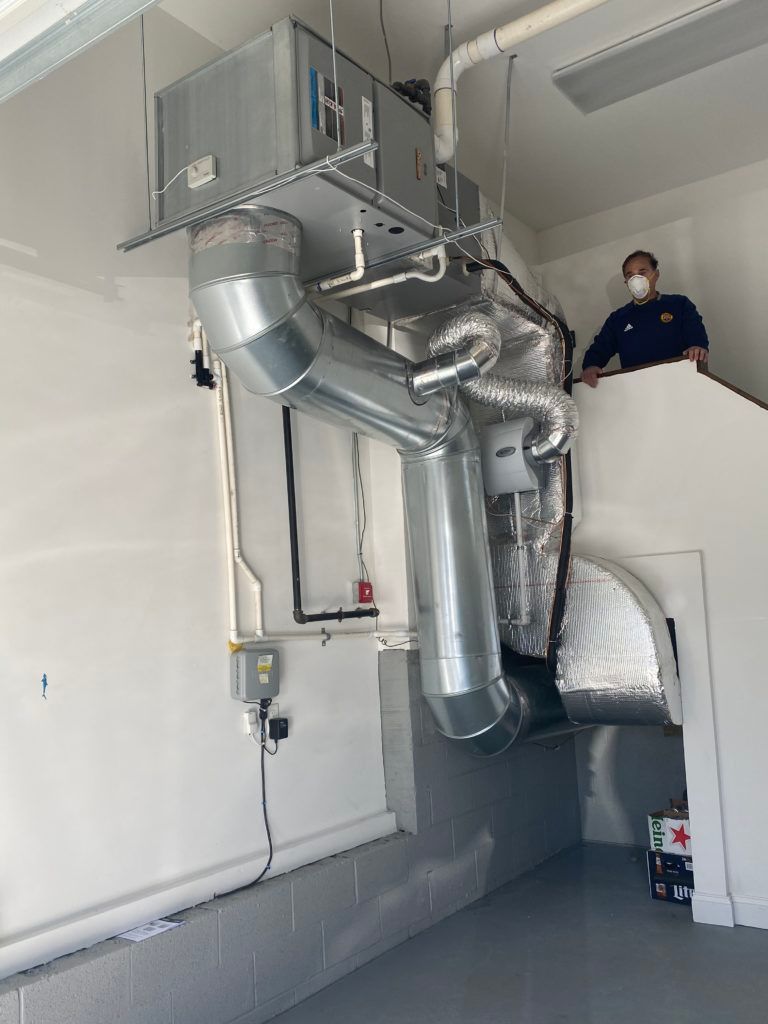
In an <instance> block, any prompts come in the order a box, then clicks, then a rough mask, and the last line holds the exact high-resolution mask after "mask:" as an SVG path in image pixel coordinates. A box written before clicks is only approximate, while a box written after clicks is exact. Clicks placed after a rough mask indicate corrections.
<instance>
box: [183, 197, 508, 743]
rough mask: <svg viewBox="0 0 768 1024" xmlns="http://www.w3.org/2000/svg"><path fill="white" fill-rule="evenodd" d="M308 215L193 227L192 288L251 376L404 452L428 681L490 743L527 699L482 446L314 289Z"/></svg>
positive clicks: (406, 369)
mask: <svg viewBox="0 0 768 1024" xmlns="http://www.w3.org/2000/svg"><path fill="white" fill-rule="evenodd" d="M300 237H301V226H300V224H299V223H298V221H296V220H294V219H293V218H292V217H290V216H288V215H287V214H284V213H280V212H278V211H274V210H268V209H264V208H258V207H243V208H240V209H237V210H234V211H232V212H230V213H227V214H223V215H221V216H219V217H217V218H214V219H212V220H210V221H207V222H205V223H204V224H202V225H198V226H196V227H194V228H191V229H190V241H191V246H192V255H191V260H190V290H191V298H192V301H193V302H194V304H195V308H196V310H197V314H198V316H199V317H200V319H201V321H202V322H203V325H204V326H205V330H206V333H207V335H208V338H209V341H210V344H211V347H212V348H213V349H214V350H215V351H216V352H217V354H218V355H219V357H220V358H221V359H222V360H223V362H225V363H226V364H227V365H228V367H229V368H230V370H231V371H232V372H233V373H236V374H237V375H238V376H239V378H240V380H241V382H242V383H243V385H244V386H245V387H246V388H247V389H248V390H249V391H251V392H253V393H254V394H257V395H263V396H264V397H266V398H271V399H273V400H274V401H277V402H280V403H282V404H283V405H288V406H290V407H292V408H297V409H301V411H302V412H305V413H309V414H311V415H314V416H317V417H318V418H320V419H323V420H326V421H328V422H330V423H333V424H335V425H336V426H341V427H345V428H347V429H350V430H353V431H357V432H359V433H362V434H365V435H367V436H368V437H373V438H375V439H377V440H380V441H384V442H386V443H388V444H391V445H394V446H395V447H396V448H397V449H398V450H399V452H400V455H401V458H402V463H403V488H404V496H405V505H406V519H407V528H408V538H409V545H410V550H411V564H412V568H413V577H414V583H415V591H416V604H417V614H418V622H417V624H418V630H419V640H420V660H421V677H422V689H423V692H424V696H425V698H426V700H427V702H428V703H429V706H430V708H431V709H432V712H433V714H434V716H435V719H436V722H437V724H438V728H439V729H440V730H441V732H443V733H444V734H445V735H446V736H448V737H451V738H453V739H457V740H465V741H467V743H468V745H469V746H470V748H471V749H472V750H473V751H474V752H475V753H478V754H494V753H498V752H499V751H501V750H503V749H504V748H505V747H506V746H508V745H509V744H510V743H511V742H512V741H513V740H514V739H515V737H516V736H517V735H518V734H519V733H520V730H521V726H522V724H523V723H522V722H521V715H522V714H524V709H523V705H522V704H521V703H520V701H519V700H518V699H516V696H515V695H516V688H515V685H514V679H513V678H511V677H510V678H509V679H507V678H505V675H504V671H503V668H502V664H501V656H500V646H499V636H498V627H497V612H496V601H495V595H494V586H493V578H492V575H491V565H490V557H489V553H488V535H487V526H486V518H485V503H484V495H483V488H482V480H481V470H480V453H479V448H478V442H477V437H476V435H475V431H474V428H473V426H472V422H471V420H470V417H469V413H468V410H467V407H466V405H465V404H464V402H463V401H462V400H461V399H460V398H459V397H458V396H457V394H456V392H455V391H451V392H447V391H441V392H439V393H437V394H434V395H431V396H429V397H427V398H423V399H416V398H414V397H413V396H412V395H411V392H410V390H409V386H408V382H409V377H410V375H411V371H412V364H410V363H409V362H408V360H406V359H405V358H404V357H403V356H401V355H399V354H398V353H397V352H395V351H394V350H392V349H388V348H385V347H384V346H382V345H379V344H377V343H376V342H375V341H373V339H371V338H369V337H368V336H367V335H364V334H362V333H361V332H359V331H357V330H355V329H354V328H353V327H351V326H349V325H348V324H346V323H344V322H342V321H341V320H339V319H337V318H336V317H334V316H330V315H329V314H327V313H325V312H324V311H321V310H319V309H318V308H317V307H315V306H314V305H313V303H312V302H311V301H309V300H308V298H307V296H306V294H305V291H304V288H303V285H302V283H301V280H300V278H299V274H298V271H299V256H300Z"/></svg>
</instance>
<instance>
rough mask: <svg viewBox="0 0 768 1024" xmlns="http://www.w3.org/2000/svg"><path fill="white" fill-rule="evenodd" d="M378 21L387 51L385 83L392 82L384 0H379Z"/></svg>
mask: <svg viewBox="0 0 768 1024" xmlns="http://www.w3.org/2000/svg"><path fill="white" fill-rule="evenodd" d="M379 22H380V23H381V34H382V35H383V36H384V46H385V48H386V51H387V67H388V69H389V77H388V78H387V84H391V82H392V54H391V53H390V51H389V39H388V38H387V27H386V25H385V24H384V0H379Z"/></svg>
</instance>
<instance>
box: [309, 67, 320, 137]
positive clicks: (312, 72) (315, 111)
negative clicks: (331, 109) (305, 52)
mask: <svg viewBox="0 0 768 1024" xmlns="http://www.w3.org/2000/svg"><path fill="white" fill-rule="evenodd" d="M309 99H310V103H311V105H312V127H313V128H315V129H317V130H318V131H319V129H320V110H319V104H318V99H317V69H316V68H312V67H311V68H310V69H309Z"/></svg>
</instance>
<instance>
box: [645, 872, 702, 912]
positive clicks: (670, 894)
mask: <svg viewBox="0 0 768 1024" xmlns="http://www.w3.org/2000/svg"><path fill="white" fill-rule="evenodd" d="M648 881H649V884H650V887H651V899H652V900H662V901H663V902H664V903H681V904H683V906H686V907H690V905H691V896H692V895H693V889H692V888H691V886H690V885H689V884H688V883H687V882H684V881H682V879H680V878H657V877H656V876H655V875H651V877H650V878H649V879H648Z"/></svg>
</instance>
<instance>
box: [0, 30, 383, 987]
mask: <svg viewBox="0 0 768 1024" xmlns="http://www.w3.org/2000/svg"><path fill="white" fill-rule="evenodd" d="M213 54H214V51H213V48H212V47H211V46H210V45H209V44H207V43H204V42H203V41H202V40H200V39H199V38H197V37H195V35H194V34H193V33H192V32H190V31H189V30H187V29H185V28H184V27H182V26H180V25H179V24H178V23H176V22H174V21H173V20H172V19H170V18H169V17H168V16H167V15H165V14H164V13H162V12H155V13H153V14H152V15H151V16H150V17H148V18H147V57H148V61H149V68H148V70H149V80H150V93H151V90H152V88H154V87H157V86H159V85H161V84H164V83H167V82H168V81H172V80H174V79H175V78H178V77H179V76H181V75H182V74H184V73H185V72H187V71H188V70H190V69H191V68H194V67H196V66H198V65H199V64H201V63H203V62H204V61H205V60H207V59H208V58H209V57H211V56H212V55H213ZM139 56H140V54H139V33H138V24H137V23H135V24H132V25H130V26H128V27H127V28H126V29H124V30H122V31H120V32H119V33H117V34H115V35H114V36H112V37H110V38H109V39H107V40H106V41H105V42H104V43H102V44H101V45H99V46H98V47H95V48H94V49H92V50H90V51H89V52H87V53H86V54H84V55H83V56H82V57H81V58H79V59H78V60H75V61H73V62H71V63H69V64H67V65H66V66H65V67H63V68H62V69H61V70H60V71H58V72H56V73H55V74H53V75H51V76H50V77H49V78H47V79H45V80H44V81H43V82H41V83H39V84H38V85H36V86H34V87H32V88H30V89H29V90H28V91H26V92H24V93H22V94H21V95H19V96H18V97H17V98H15V99H14V100H12V101H10V102H9V103H7V104H5V105H3V106H2V107H0V137H2V139H3V145H2V148H3V161H2V166H1V167H0V181H1V182H2V187H0V224H2V228H1V229H0V236H2V237H0V309H1V310H2V319H1V320H0V331H2V336H3V341H4V344H3V379H4V394H3V400H2V403H0V417H1V418H2V429H1V430H0V462H1V464H2V466H3V480H4V488H3V502H2V505H1V506H0V537H2V548H3V558H2V561H1V562H0V580H1V585H0V621H1V622H2V628H0V664H2V670H3V697H4V700H3V714H2V717H1V718H0V723H1V724H0V777H2V779H3V783H2V787H1V788H0V821H2V823H3V825H2V829H0V863H2V878H1V879H0V905H1V906H2V912H1V913H0V976H2V975H3V974H6V973H10V972H12V971H14V970H18V969H20V968H23V967H28V966H30V965H31V964H33V963H38V962H40V961H41V960H45V959H48V958H50V957H52V956H55V955H57V954H60V953H63V952H67V951H70V950H72V949H75V948H78V946H82V945H87V944H88V943H90V942H93V941H95V940H96V939H98V938H101V937H104V936H106V935H110V934H114V932H116V931H119V930H121V929H122V928H125V927H128V926H130V925H132V924H137V923H139V922H140V921H143V920H147V919H148V918H151V917H153V916H157V915H158V914H162V913H165V912H168V911H171V910H174V909H179V908H181V907H184V906H188V905H189V904H190V903H194V902H199V901H200V900H202V899H206V898H207V897H208V896H210V895H211V894H212V893H213V892H214V891H219V892H221V891H225V890H226V889H228V888H232V887H234V886H237V885H239V884H245V883H246V882H248V881H249V880H251V879H252V878H253V877H254V876H255V875H256V874H257V873H258V872H259V870H260V869H261V866H262V864H263V862H264V858H265V853H266V840H265V835H264V829H263V823H262V821H261V797H260V791H259V766H258V748H257V746H256V745H255V744H254V743H253V742H252V740H250V739H249V738H248V736H247V735H245V733H244V730H243V722H242V709H241V707H240V705H238V704H236V703H235V702H234V701H232V700H231V698H230V696H229V678H228V670H229V664H228V651H227V647H226V640H227V634H226V604H225V601H226V582H225V573H224V544H223V529H222V514H221V498H220V485H219V477H218V466H217V454H216V453H217V448H216V432H215V430H216V427H215V419H214V410H215V400H214V398H213V396H212V395H211V394H210V393H208V392H206V391H203V390H201V389H197V388H195V387H194V386H193V384H192V383H191V381H190V379H189V373H190V366H189V362H188V360H189V358H190V355H191V352H190V350H189V346H188V343H187V341H186V333H187V332H186V320H187V315H188V301H187V284H186V261H187V254H186V242H185V239H184V237H183V235H181V236H174V237H172V238H169V239H167V240H165V241H163V242H160V243H157V244H156V245H153V246H149V247H147V248H142V249H139V250H137V251H135V252H133V253H131V254H129V255H125V256H124V255H120V254H118V253H117V252H116V250H115V246H116V244H117V243H118V242H119V241H121V240H123V239H125V238H128V237H130V236H132V235H135V234H138V233H139V232H140V231H142V230H143V229H144V228H145V227H146V216H147V213H146V211H147V199H146V182H145V174H146V165H145V157H144V124H143V115H142V103H143V97H142V81H141V65H140V60H139ZM233 389H234V392H235V394H234V404H235V432H236V443H237V446H238V451H239V455H240V463H241V467H242V480H243V490H242V506H241V515H242V522H243V539H244V547H245V550H246V552H247V554H248V556H249V557H250V558H251V559H252V561H253V563H254V565H255V568H256V569H257V571H258V572H259V574H260V575H261V576H262V578H263V581H264V587H265V599H266V600H265V616H266V622H267V625H268V627H269V628H270V629H273V630H283V629H298V627H296V626H295V624H294V623H293V621H292V616H291V608H292V602H291V596H290V579H289V552H288V539H287V529H286V499H285V482H284V466H283V461H282V458H283V457H282V449H281V426H280V409H279V407H278V406H276V405H273V404H270V403H268V402H257V401H256V400H255V399H248V400H247V401H245V400H244V397H245V396H244V395H243V393H242V391H240V390H239V389H238V388H237V385H236V384H234V385H233ZM296 434H297V473H298V487H299V501H300V509H301V517H302V523H303V530H302V555H303V557H304V570H305V576H304V580H305V603H306V606H307V607H308V608H311V609H313V610H318V609H320V608H323V607H329V606H330V607H334V606H338V605H339V604H340V603H347V601H348V600H349V596H350V595H349V593H348V584H349V582H350V581H351V580H352V579H354V578H355V577H356V557H355V539H354V535H353V505H352V464H351V444H350V437H349V435H348V434H345V433H343V432H340V431H337V430H334V429H332V428H330V427H327V426H324V425H323V424H319V423H311V424H310V422H309V421H307V420H304V419H303V418H301V417H299V418H298V422H297V426H296ZM363 473H364V475H366V476H367V473H368V466H367V449H366V448H365V447H364V448H363ZM386 498H387V494H386V492H385V491H379V493H378V494H377V500H378V501H382V500H385V499H386ZM391 500H392V502H393V509H394V511H393V515H399V495H398V496H396V497H393V498H392V499H391ZM368 556H369V567H370V569H371V572H372V574H373V575H374V579H375V572H376V565H375V562H374V560H373V557H372V554H371V552H370V551H369V552H368ZM242 596H243V599H244V600H245V599H246V596H247V591H246V590H245V589H243V590H242ZM248 621H249V617H248V609H247V607H246V614H245V616H244V626H245V627H247V625H248ZM357 628H358V629H361V630H363V631H365V630H366V629H368V627H367V626H365V625H361V626H358V627H357ZM280 646H281V650H282V654H283V659H282V668H283V676H282V683H283V690H282V694H281V697H280V707H281V710H282V711H283V713H284V714H286V715H287V716H288V717H289V719H290V722H291V736H290V738H289V740H288V741H287V742H286V743H285V744H284V745H283V747H281V750H280V754H279V756H278V757H277V758H274V759H272V758H269V759H268V765H267V770H268V796H269V808H270V815H271V819H272V824H273V831H274V837H275V841H276V845H277V849H278V853H277V856H276V861H275V870H276V871H280V870H285V869H287V868H290V867H294V866H296V865H297V864H299V863H302V862H305V861H308V860H315V859H317V858H318V857H320V856H324V855H325V854H328V853H332V852H337V851H338V850H340V849H345V848H348V847H350V846H354V845H356V844H357V843H360V842H364V841H366V840H368V839H372V838H375V837H377V836H378V835H381V834H384V833H386V832H387V831H391V830H392V828H393V827H394V821H393V816H391V815H389V814H388V813H387V812H386V804H385V793H384V779H383V767H382V752H381V735H380V723H379V704H378V684H377V650H376V643H375V640H374V639H373V638H372V637H370V636H367V637H366V636H363V637H358V638H355V637H351V638H345V637H342V636H337V637H335V638H334V639H333V640H332V641H331V642H330V643H329V644H328V645H327V646H326V647H322V646H321V645H320V643H319V641H318V640H315V641H296V642H287V643H284V644H281V645H280ZM43 673H45V674H46V676H47V681H48V690H47V694H46V698H47V699H43V695H42V686H41V679H42V676H43Z"/></svg>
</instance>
